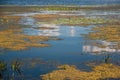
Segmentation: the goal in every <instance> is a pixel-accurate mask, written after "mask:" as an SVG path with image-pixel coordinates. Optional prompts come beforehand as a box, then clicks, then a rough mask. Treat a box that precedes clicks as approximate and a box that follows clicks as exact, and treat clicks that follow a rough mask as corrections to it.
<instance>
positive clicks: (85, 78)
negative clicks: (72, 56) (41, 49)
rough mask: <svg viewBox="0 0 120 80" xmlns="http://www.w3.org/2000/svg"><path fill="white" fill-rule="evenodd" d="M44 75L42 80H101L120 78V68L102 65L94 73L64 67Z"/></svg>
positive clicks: (67, 66) (96, 67) (94, 69)
mask: <svg viewBox="0 0 120 80" xmlns="http://www.w3.org/2000/svg"><path fill="white" fill-rule="evenodd" d="M60 67H61V66H60ZM63 67H65V68H66V69H58V70H55V71H53V72H51V73H48V74H45V75H42V80H100V79H106V78H120V66H116V65H113V64H100V65H98V66H95V67H94V68H93V71H91V72H86V71H80V70H78V69H76V68H75V67H73V66H69V65H64V66H62V68H63Z"/></svg>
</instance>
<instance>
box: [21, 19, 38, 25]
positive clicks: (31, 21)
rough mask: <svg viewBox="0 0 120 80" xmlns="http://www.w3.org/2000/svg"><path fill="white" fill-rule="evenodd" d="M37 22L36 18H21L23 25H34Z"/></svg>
mask: <svg viewBox="0 0 120 80" xmlns="http://www.w3.org/2000/svg"><path fill="white" fill-rule="evenodd" d="M35 22H36V21H35V19H33V18H30V17H24V18H21V20H20V24H23V25H34V24H35Z"/></svg>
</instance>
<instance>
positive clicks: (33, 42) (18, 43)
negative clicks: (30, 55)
mask: <svg viewBox="0 0 120 80" xmlns="http://www.w3.org/2000/svg"><path fill="white" fill-rule="evenodd" d="M21 32H22V30H21V29H7V30H4V31H1V32H0V48H5V49H11V50H23V49H27V48H29V47H45V46H49V45H48V44H42V43H40V42H42V41H47V40H49V39H50V38H49V37H47V36H27V35H24V34H21Z"/></svg>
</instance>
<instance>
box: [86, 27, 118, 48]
mask: <svg viewBox="0 0 120 80" xmlns="http://www.w3.org/2000/svg"><path fill="white" fill-rule="evenodd" d="M93 31H95V32H91V33H89V34H88V35H87V36H88V38H90V39H93V40H106V41H110V42H118V45H117V46H116V47H117V48H120V25H108V26H102V27H95V28H93Z"/></svg>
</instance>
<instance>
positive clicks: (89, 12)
mask: <svg viewBox="0 0 120 80" xmlns="http://www.w3.org/2000/svg"><path fill="white" fill-rule="evenodd" d="M37 14H57V15H83V16H97V15H106V16H107V15H120V11H119V10H117V11H100V10H99V11H97V10H93V11H83V10H81V11H40V12H31V13H22V14H13V15H15V16H26V17H27V16H32V15H37Z"/></svg>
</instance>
